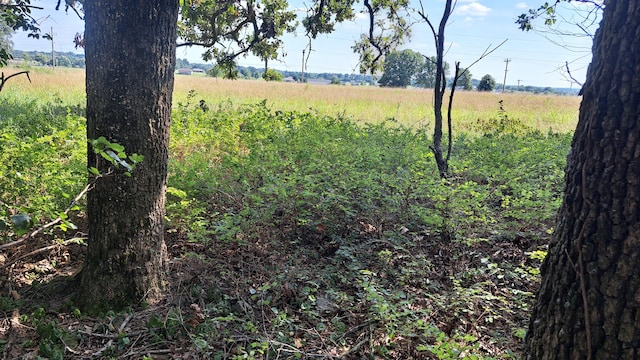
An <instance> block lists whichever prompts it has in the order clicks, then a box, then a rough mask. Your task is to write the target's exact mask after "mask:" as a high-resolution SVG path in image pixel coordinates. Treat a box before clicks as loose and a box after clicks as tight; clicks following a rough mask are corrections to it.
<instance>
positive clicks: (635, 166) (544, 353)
mask: <svg viewBox="0 0 640 360" xmlns="http://www.w3.org/2000/svg"><path fill="white" fill-rule="evenodd" d="M583 90H584V93H583V94H584V95H583V100H582V104H581V107H580V117H579V122H578V126H577V129H576V132H575V136H574V139H573V144H572V149H571V153H570V155H569V157H568V164H567V169H566V188H565V196H564V201H563V205H562V207H561V209H560V212H559V215H558V226H557V232H556V235H555V238H554V240H553V242H552V243H551V245H550V248H549V255H548V257H547V259H546V260H545V262H544V264H543V267H542V273H543V276H542V285H541V288H540V290H539V293H538V295H537V300H536V304H535V306H534V309H533V315H532V318H531V322H530V325H529V331H528V334H527V340H526V358H527V359H536V360H537V359H555V360H562V359H587V360H590V359H638V358H640V272H639V269H640V2H638V1H636V0H610V1H608V2H607V6H606V8H605V10H604V15H603V21H602V23H601V26H600V29H599V30H598V32H597V35H596V38H595V41H594V45H593V61H592V64H591V66H590V68H589V71H588V74H587V82H586V83H585V85H584V87H583Z"/></svg>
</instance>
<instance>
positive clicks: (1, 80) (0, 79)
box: [0, 71, 31, 92]
mask: <svg viewBox="0 0 640 360" xmlns="http://www.w3.org/2000/svg"><path fill="white" fill-rule="evenodd" d="M20 74H26V75H27V79H29V82H31V78H30V77H29V71H20V72H17V73H15V74H11V75H9V76H7V77H6V78H5V77H4V72H3V73H2V74H1V75H0V92H2V88H3V87H4V84H6V83H7V80H9V79H11V78H12V77H14V76H18V75H20Z"/></svg>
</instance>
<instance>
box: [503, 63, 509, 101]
mask: <svg viewBox="0 0 640 360" xmlns="http://www.w3.org/2000/svg"><path fill="white" fill-rule="evenodd" d="M510 61H511V59H509V58H507V59H506V60H505V61H504V62H505V63H506V65H505V66H504V80H503V81H502V93H503V94H504V85H505V84H506V83H507V71H509V62H510Z"/></svg>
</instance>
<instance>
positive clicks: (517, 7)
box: [516, 2, 529, 10]
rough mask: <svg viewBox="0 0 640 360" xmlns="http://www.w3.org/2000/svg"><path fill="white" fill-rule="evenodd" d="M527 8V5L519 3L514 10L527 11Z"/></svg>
mask: <svg viewBox="0 0 640 360" xmlns="http://www.w3.org/2000/svg"><path fill="white" fill-rule="evenodd" d="M528 8H529V5H527V3H523V2H519V3H517V4H516V9H520V10H522V9H528Z"/></svg>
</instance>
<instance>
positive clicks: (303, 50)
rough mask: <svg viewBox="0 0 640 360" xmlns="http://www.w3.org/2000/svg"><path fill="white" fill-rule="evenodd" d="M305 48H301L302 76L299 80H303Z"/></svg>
mask: <svg viewBox="0 0 640 360" xmlns="http://www.w3.org/2000/svg"><path fill="white" fill-rule="evenodd" d="M305 50H307V49H302V76H301V77H300V82H304V52H305Z"/></svg>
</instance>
